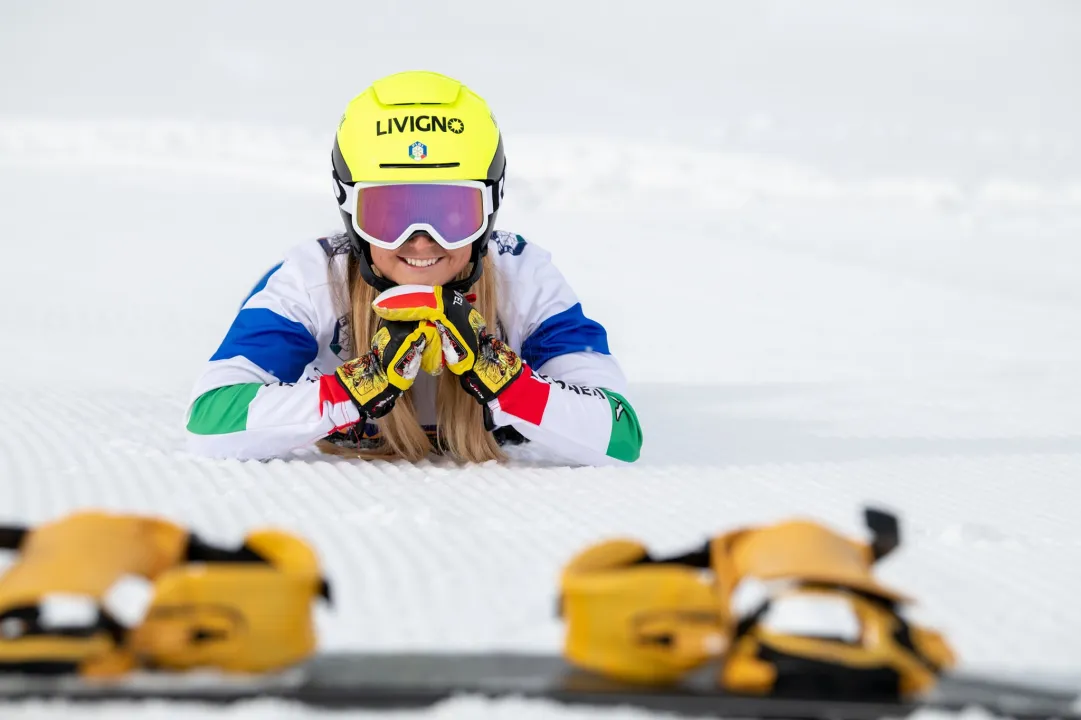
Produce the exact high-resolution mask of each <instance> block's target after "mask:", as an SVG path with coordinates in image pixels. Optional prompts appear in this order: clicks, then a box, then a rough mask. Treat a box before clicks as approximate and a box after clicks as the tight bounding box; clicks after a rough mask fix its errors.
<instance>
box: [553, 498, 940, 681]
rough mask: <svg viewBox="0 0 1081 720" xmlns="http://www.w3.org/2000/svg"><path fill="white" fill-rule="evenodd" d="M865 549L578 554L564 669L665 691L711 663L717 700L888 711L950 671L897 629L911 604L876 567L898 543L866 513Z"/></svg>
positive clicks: (771, 538)
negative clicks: (745, 697)
mask: <svg viewBox="0 0 1081 720" xmlns="http://www.w3.org/2000/svg"><path fill="white" fill-rule="evenodd" d="M866 521H867V524H868V526H869V527H870V529H871V531H872V533H873V540H872V541H871V542H870V543H869V544H864V543H860V542H856V541H854V540H851V539H848V538H845V537H843V536H841V535H839V534H837V533H835V532H833V531H832V530H830V529H828V528H826V527H824V526H823V525H821V524H819V523H815V522H809V521H802V520H796V521H790V522H783V523H778V524H776V525H771V526H766V527H753V528H742V529H738V530H735V531H732V532H728V533H725V534H722V535H719V536H717V537H715V538H713V539H712V540H710V541H709V542H708V543H706V545H705V546H704V547H702V548H700V549H699V550H697V551H695V552H691V553H687V554H685V555H681V556H678V557H671V558H654V557H652V556H651V555H650V554H649V552H648V551H647V549H646V548H645V547H644V546H643V545H641V544H640V543H637V542H635V541H633V540H613V541H607V542H602V543H600V544H598V545H595V546H593V547H590V548H588V549H586V550H585V551H583V552H582V553H579V554H578V555H577V556H576V557H574V558H573V559H572V560H571V562H570V563H568V565H567V566H566V568H565V569H564V572H563V576H562V581H561V609H562V614H563V617H564V620H565V623H566V635H565V642H564V655H565V657H566V658H567V660H568V661H569V662H570V663H572V664H573V665H576V666H578V667H580V668H583V669H586V670H591V671H594V672H598V673H600V674H603V675H606V676H609V677H612V678H614V679H618V680H624V681H629V682H641V683H653V684H657V683H668V684H670V683H676V682H679V681H680V680H681V679H683V678H684V677H685V676H686V675H687V674H688V673H689V672H690V671H692V670H697V669H699V668H701V667H703V666H705V665H706V664H707V663H711V662H713V663H715V665H716V668H717V670H716V678H717V683H718V685H719V686H720V687H722V688H723V689H724V690H726V691H729V692H733V693H741V694H753V695H766V694H768V695H773V696H787V697H801V698H815V697H819V698H820V697H837V698H898V697H907V696H911V695H915V694H918V693H921V692H925V691H927V690H929V689H930V688H931V687H932V686H933V685H934V683H935V681H936V679H937V677H938V675H939V674H940V673H941V672H942V671H943V670H944V669H946V668H948V667H951V666H953V665H954V664H955V658H954V654H953V652H952V650H951V649H950V647H949V646H948V644H947V643H946V641H945V639H944V638H942V637H941V636H940V635H939V634H938V633H936V632H934V631H932V630H929V629H926V628H921V627H918V626H916V625H914V624H912V623H910V622H908V621H907V620H905V619H904V618H903V617H902V615H901V607H902V606H903V605H905V604H908V603H910V602H911V600H910V599H909V598H907V597H905V596H903V595H902V594H901V593H899V592H897V591H896V590H894V589H892V588H888V587H886V586H884V585H883V584H881V583H880V582H879V581H878V579H877V578H875V577H874V574H873V566H874V564H875V563H876V562H877V561H878V560H880V559H881V558H882V557H884V556H885V555H887V554H888V553H890V552H891V551H893V550H894V549H895V548H896V547H897V545H898V541H899V532H898V526H897V521H896V518H894V517H893V516H892V515H889V514H887V513H883V512H879V511H875V510H868V511H867V513H866Z"/></svg>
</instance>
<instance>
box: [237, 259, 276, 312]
mask: <svg viewBox="0 0 1081 720" xmlns="http://www.w3.org/2000/svg"><path fill="white" fill-rule="evenodd" d="M281 266H282V263H278V264H277V265H275V266H274V267H272V268H270V269H269V270H267V272H266V275H264V276H263V277H261V278H259V282H257V283H255V287H253V288H252V289H251V292H250V293H248V297H246V298H244V302H242V303H240V306H241V307H244V303H246V302H248V301H249V300H251V298H252V296H253V295H255V293H257V292H259V291H260V290H262V289H263V288H265V287H266V284H267V282H268V281H269V280H270V276H271V275H273V274H274V273H276V272H278V269H279V268H280V267H281Z"/></svg>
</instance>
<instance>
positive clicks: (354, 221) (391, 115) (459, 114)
mask: <svg viewBox="0 0 1081 720" xmlns="http://www.w3.org/2000/svg"><path fill="white" fill-rule="evenodd" d="M332 161H333V162H332V165H333V174H334V191H335V194H336V196H337V200H338V207H339V209H340V211H341V215H342V220H343V222H344V224H345V232H346V235H347V236H348V237H349V241H350V245H351V246H352V249H353V252H354V253H356V255H357V256H358V258H359V259H360V272H361V275H362V276H363V277H364V280H365V281H366V282H367V283H368V284H369V285H371V286H373V287H375V288H376V289H377V290H380V291H382V290H387V289H389V288H391V287H393V286H394V283H393V282H392V281H390V280H389V279H387V278H385V277H381V276H378V275H376V274H375V271H374V269H373V268H372V264H371V245H372V244H376V245H379V246H380V247H386V248H394V247H397V246H399V245H401V244H402V243H403V242H405V241H407V240H408V239H409V238H410V237H412V236H413V235H415V234H416V233H418V232H426V233H428V234H429V235H431V236H432V237H433V239H435V240H436V241H437V242H439V243H440V244H441V245H443V246H444V247H446V248H448V249H453V248H455V247H462V246H464V245H466V244H471V245H472V256H471V262H472V271H471V274H470V276H469V277H468V278H466V279H464V280H460V281H456V282H453V283H449V284H448V287H450V288H451V289H453V290H459V291H464V290H466V289H468V288H469V287H470V286H472V285H473V283H475V282H476V281H477V279H478V278H479V277H480V274H481V258H482V257H483V256H484V255H485V253H486V252H487V250H488V238H489V236H490V235H491V233H492V231H493V230H494V229H495V219H496V214H497V212H498V210H499V206H500V205H501V204H502V200H503V181H504V172H505V169H506V160H505V158H504V156H503V138H502V135H501V134H500V132H499V127H498V126H497V125H496V121H495V116H494V115H493V114H492V111H491V110H490V109H489V108H488V104H487V103H486V102H485V101H484V100H483V99H482V98H481V97H480V96H478V95H477V94H476V93H474V92H473V91H472V90H470V89H469V88H467V87H466V86H465V85H463V84H462V83H460V82H459V81H457V80H454V79H452V78H449V77H447V76H445V75H440V74H439V73H435V72H427V71H409V72H401V73H397V74H394V75H390V76H388V77H385V78H382V79H381V80H377V81H375V82H374V83H372V85H371V86H370V87H369V88H368V89H367V90H365V91H364V92H362V93H361V94H360V95H358V96H356V97H355V98H353V99H352V100H351V101H350V102H349V104H348V106H347V107H346V109H345V112H344V113H343V114H342V118H341V122H339V123H338V131H337V134H336V135H335V138H334V150H333V152H332ZM418 185H427V186H429V187H420V188H418V187H415V186H418ZM403 186H409V187H403ZM396 191H397V192H399V193H412V196H411V197H408V198H404V201H403V202H393V203H392V202H390V201H385V200H384V199H383V198H388V197H392V195H391V194H392V193H394V192H396ZM377 192H378V193H380V194H381V197H379V198H377V197H376V193H377ZM435 193H442V194H443V195H444V196H445V197H437V196H435V195H434V194H435ZM362 198H364V199H362ZM441 202H446V203H447V204H449V203H467V206H465V209H464V210H463V211H462V212H459V211H458V209H457V208H453V209H449V210H448V212H446V214H445V217H442V218H441V217H439V215H438V213H439V207H440V203H441ZM365 203H367V205H366V204H365ZM392 204H393V206H394V207H395V208H396V210H394V212H396V213H398V216H397V217H390V218H388V217H387V214H388V213H389V212H390V211H389V210H387V208H388V207H390V206H391V205H392ZM365 208H367V210H366V209H365ZM373 208H375V209H373ZM407 214H408V216H407ZM377 215H378V217H376V216H377ZM463 217H464V218H465V219H463Z"/></svg>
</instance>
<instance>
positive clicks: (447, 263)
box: [371, 233, 472, 285]
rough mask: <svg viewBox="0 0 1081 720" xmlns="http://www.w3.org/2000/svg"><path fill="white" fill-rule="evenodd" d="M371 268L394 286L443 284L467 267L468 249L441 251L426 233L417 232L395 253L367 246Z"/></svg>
mask: <svg viewBox="0 0 1081 720" xmlns="http://www.w3.org/2000/svg"><path fill="white" fill-rule="evenodd" d="M371 251H372V265H374V266H375V268H376V270H378V271H379V272H380V274H382V275H383V277H386V278H389V279H390V280H391V281H393V282H395V283H397V284H398V285H446V284H447V283H449V282H450V281H451V280H453V279H454V278H456V277H457V276H458V275H459V273H461V272H462V271H463V270H465V268H466V266H467V265H468V264H469V256H470V254H471V252H472V250H471V246H469V245H466V246H465V247H460V248H458V249H457V250H445V249H443V248H442V247H441V246H440V245H439V243H437V242H435V241H434V240H432V238H431V237H429V236H428V235H427V234H426V233H417V234H416V235H414V236H413V237H412V238H410V239H409V240H407V241H406V243H405V244H404V245H402V246H401V247H400V248H398V249H397V250H384V249H383V248H379V247H376V246H374V245H372V246H371Z"/></svg>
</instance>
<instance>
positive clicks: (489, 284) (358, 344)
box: [319, 254, 506, 463]
mask: <svg viewBox="0 0 1081 720" xmlns="http://www.w3.org/2000/svg"><path fill="white" fill-rule="evenodd" d="M359 262H360V261H359V260H358V259H357V258H356V256H354V255H352V254H350V256H349V261H348V263H349V264H348V272H347V277H346V287H347V288H348V291H349V295H348V299H347V302H346V307H348V308H349V310H348V314H349V327H350V329H351V331H352V340H353V348H354V350H355V351H356V352H357V354H360V353H361V352H365V351H367V349H368V348H369V347H370V345H371V338H372V334H373V333H374V331H375V328H376V322H377V320H378V317H377V316H376V314H375V311H373V310H372V301H373V300H375V298H376V295H377V294H378V293H377V292H376V290H375V288H373V287H372V286H371V285H369V284H368V283H367V282H365V280H364V278H363V277H362V276H361V274H360V272H359V268H358V263H359ZM481 262H482V263H483V272H482V273H481V276H480V279H479V280H478V281H477V282H476V284H475V285H474V286H473V287H472V288H471V289H470V292H471V293H475V294H476V296H477V297H476V301H475V302H474V303H473V305H474V306H475V307H476V308H477V310H478V311H479V312H480V314H481V315H483V316H484V318H485V320H487V321H488V324H489V332H491V333H493V334H494V333H495V331H496V328H495V323H496V322H497V315H496V308H497V307H498V286H499V283H498V277H497V275H496V269H495V263H493V262H492V259H491V258H490V257H489V256H487V255H485V256H484V258H483V259H482V261H481ZM471 268H472V265H469V266H467V267H466V270H465V271H463V273H462V274H461V275H459V278H464V277H467V276H468V273H469V271H470V270H471ZM412 393H413V391H412V390H408V391H406V392H404V393H402V395H401V396H400V397H399V398H398V400H397V402H395V403H394V409H393V410H391V411H390V412H389V413H388V414H386V415H384V416H383V417H381V418H378V419H376V420H374V422H375V423H376V425H378V426H379V435H380V437H381V439H382V443H381V445H380V446H379V447H376V448H373V449H358V450H346V449H344V448H342V447H340V446H337V445H334V444H333V443H330V442H328V441H325V440H324V441H321V442H320V443H319V446H320V447H321V448H322V449H323V450H324V451H326V452H330V453H333V454H335V455H345V456H350V457H361V458H369V459H377V458H382V459H392V458H401V459H404V460H409V461H410V462H416V461H418V460H422V459H424V458H425V457H427V456H428V454H429V453H430V452H432V450H433V446H432V441H431V440H430V439H429V437H428V435H427V433H425V431H424V428H423V427H421V425H420V422H419V421H418V420H417V415H416V411H415V410H414V406H413V398H412ZM435 406H436V418H437V420H436V422H437V424H438V430H437V432H438V437H437V440H436V448H435V449H436V450H437V451H438V452H441V453H443V454H446V455H450V456H451V457H453V458H454V459H456V460H459V461H463V462H475V463H481V462H486V461H488V460H503V459H504V458H505V457H506V456H505V455H504V454H503V452H502V450H501V449H500V447H499V444H498V443H497V442H496V440H495V438H494V437H493V436H492V433H490V432H488V431H487V430H485V429H484V415H483V409H482V408H481V405H480V403H478V402H477V401H476V400H475V399H474V398H473V397H472V396H470V395H468V394H466V392H465V391H464V390H463V389H462V386H461V384H460V382H459V376H458V375H455V374H454V373H452V372H450V371H449V370H444V371H443V373H442V374H441V375H440V376H439V379H438V383H437V386H436V398H435ZM361 422H362V423H363V422H364V421H363V420H362V421H361Z"/></svg>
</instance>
